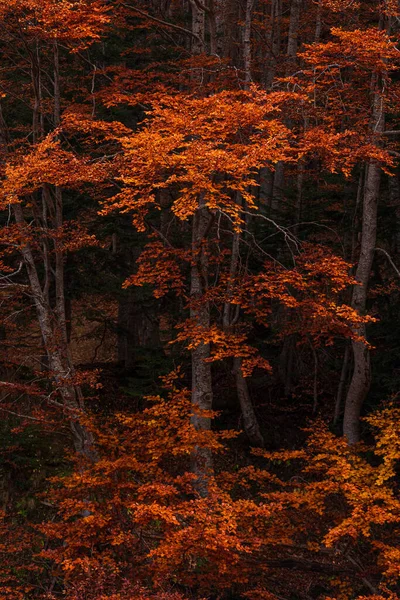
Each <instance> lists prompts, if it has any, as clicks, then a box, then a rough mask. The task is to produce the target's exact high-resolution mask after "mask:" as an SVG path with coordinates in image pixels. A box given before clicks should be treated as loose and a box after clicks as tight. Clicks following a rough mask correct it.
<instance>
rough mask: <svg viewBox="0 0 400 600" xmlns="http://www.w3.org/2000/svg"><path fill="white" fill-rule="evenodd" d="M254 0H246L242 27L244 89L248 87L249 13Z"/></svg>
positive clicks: (249, 80)
mask: <svg viewBox="0 0 400 600" xmlns="http://www.w3.org/2000/svg"><path fill="white" fill-rule="evenodd" d="M253 5H254V0H246V12H245V19H244V29H243V69H244V82H245V89H249V85H250V83H251V81H252V78H251V15H252V11H253Z"/></svg>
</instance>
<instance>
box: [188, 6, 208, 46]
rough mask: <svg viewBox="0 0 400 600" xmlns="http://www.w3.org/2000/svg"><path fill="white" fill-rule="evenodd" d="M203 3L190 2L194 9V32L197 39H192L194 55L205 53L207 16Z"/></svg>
mask: <svg viewBox="0 0 400 600" xmlns="http://www.w3.org/2000/svg"><path fill="white" fill-rule="evenodd" d="M201 5H202V3H201V2H200V1H197V2H196V0H190V6H191V9H192V32H193V33H194V34H195V36H196V37H193V38H192V54H201V53H202V52H204V39H205V28H206V15H205V11H204V9H203V8H201Z"/></svg>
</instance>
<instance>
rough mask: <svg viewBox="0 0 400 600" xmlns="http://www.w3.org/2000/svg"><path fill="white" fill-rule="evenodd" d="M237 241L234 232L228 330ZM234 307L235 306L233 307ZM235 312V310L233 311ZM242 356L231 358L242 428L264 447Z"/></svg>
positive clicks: (231, 318)
mask: <svg viewBox="0 0 400 600" xmlns="http://www.w3.org/2000/svg"><path fill="white" fill-rule="evenodd" d="M239 243H240V238H239V234H238V233H235V234H234V235H233V240H232V255H231V264H230V269H229V282H228V289H227V302H225V304H224V310H223V327H224V329H225V330H228V329H229V328H230V327H232V326H233V325H234V324H235V322H236V320H237V315H236V314H232V308H233V306H232V304H231V303H230V302H229V299H230V298H231V295H232V291H233V286H234V284H235V277H236V274H237V270H238V263H239ZM235 308H236V307H235ZM235 312H236V311H235ZM242 362H243V360H242V358H241V357H239V356H238V357H235V358H234V359H233V373H234V375H235V380H236V391H237V396H238V400H239V404H240V409H241V412H242V417H243V429H244V431H245V433H246V435H247V437H248V439H249V442H250V444H252V446H257V447H261V448H262V447H264V438H263V436H262V433H261V430H260V425H259V423H258V419H257V415H256V413H255V410H254V406H253V403H252V401H251V398H250V392H249V387H248V385H247V381H246V379H245V378H244V377H243V373H242Z"/></svg>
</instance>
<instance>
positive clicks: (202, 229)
mask: <svg viewBox="0 0 400 600" xmlns="http://www.w3.org/2000/svg"><path fill="white" fill-rule="evenodd" d="M211 218H212V217H211V215H210V213H209V212H208V210H207V208H206V206H205V203H204V200H203V199H202V198H201V199H200V200H199V207H198V210H197V212H196V213H195V214H194V216H193V228H192V268H191V281H190V299H191V307H190V318H191V319H192V320H193V321H194V322H195V323H196V325H199V326H200V327H202V328H204V329H205V330H207V329H209V327H210V305H209V302H208V301H207V300H204V294H205V292H206V291H207V268H208V264H207V252H206V248H205V245H206V238H207V235H208V230H209V227H210V223H211ZM209 357H210V345H209V344H204V343H201V344H200V345H199V346H197V348H195V349H194V350H192V403H193V405H194V406H195V411H196V408H199V409H200V410H211V409H212V398H213V393H212V379H211V365H210V363H209V362H206V360H207V359H208V358H209ZM192 423H193V424H194V426H195V427H196V429H198V430H209V429H211V420H210V419H209V418H208V417H204V416H201V415H198V414H196V412H195V414H194V415H193V417H192ZM192 468H193V471H194V472H195V473H196V474H197V475H198V479H197V485H196V487H197V491H198V492H199V493H200V494H201V495H202V496H206V495H207V475H208V473H209V472H210V471H211V470H212V456H211V451H210V450H209V449H208V448H196V451H195V452H194V453H193V456H192Z"/></svg>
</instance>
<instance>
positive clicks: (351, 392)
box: [343, 91, 384, 444]
mask: <svg viewBox="0 0 400 600" xmlns="http://www.w3.org/2000/svg"><path fill="white" fill-rule="evenodd" d="M372 113H373V114H372V123H371V128H372V131H373V132H374V133H377V134H379V133H381V132H382V131H383V130H384V107H383V99H382V97H381V95H380V94H379V93H378V91H375V93H374V98H373V111H372ZM380 180H381V169H380V166H379V163H378V162H377V161H375V160H371V161H370V163H369V164H368V166H367V172H366V175H365V187H364V201H363V214H362V231H361V250H360V257H359V261H358V265H357V270H356V274H355V276H356V279H357V281H358V282H360V283H361V285H357V286H354V289H353V297H352V307H353V308H355V309H356V310H358V311H359V312H360V313H363V312H364V311H365V308H366V303H367V292H368V283H369V278H370V274H371V269H372V262H373V258H374V252H375V246H376V229H377V213H378V198H379V188H380ZM355 333H356V334H357V335H359V336H362V337H364V338H365V337H366V326H365V324H361V325H360V326H359V327H357V328H356V329H355ZM352 347H353V354H354V367H353V374H352V378H351V382H350V386H349V389H348V392H347V397H346V404H345V410H344V419H343V434H344V435H345V436H346V438H347V440H348V442H349V444H355V443H357V442H358V441H359V440H360V414H361V408H362V405H363V403H364V400H365V398H366V396H367V394H368V391H369V388H370V385H371V359H370V351H369V349H368V347H367V346H366V345H365V344H363V343H362V342H359V341H352Z"/></svg>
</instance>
